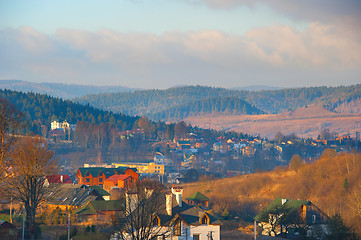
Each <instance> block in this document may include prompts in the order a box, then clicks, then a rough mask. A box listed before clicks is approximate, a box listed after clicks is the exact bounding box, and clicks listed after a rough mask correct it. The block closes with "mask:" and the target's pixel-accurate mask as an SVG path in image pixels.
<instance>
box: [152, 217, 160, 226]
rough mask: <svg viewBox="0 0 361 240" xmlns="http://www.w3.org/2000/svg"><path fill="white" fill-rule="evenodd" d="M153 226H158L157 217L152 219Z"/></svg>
mask: <svg viewBox="0 0 361 240" xmlns="http://www.w3.org/2000/svg"><path fill="white" fill-rule="evenodd" d="M153 226H159V219H158V217H155V218H154V219H153Z"/></svg>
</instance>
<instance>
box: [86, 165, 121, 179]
mask: <svg viewBox="0 0 361 240" xmlns="http://www.w3.org/2000/svg"><path fill="white" fill-rule="evenodd" d="M79 171H80V173H81V175H82V176H83V177H84V176H86V174H87V172H89V173H90V174H91V175H92V176H93V177H97V176H98V175H99V174H100V173H101V172H103V173H104V175H105V176H106V177H110V176H112V175H114V174H115V171H114V168H105V167H82V168H79Z"/></svg>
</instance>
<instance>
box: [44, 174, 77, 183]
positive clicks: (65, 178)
mask: <svg viewBox="0 0 361 240" xmlns="http://www.w3.org/2000/svg"><path fill="white" fill-rule="evenodd" d="M46 178H47V179H48V182H49V184H51V183H72V182H71V180H70V176H69V175H67V174H65V175H51V176H47V177H46Z"/></svg>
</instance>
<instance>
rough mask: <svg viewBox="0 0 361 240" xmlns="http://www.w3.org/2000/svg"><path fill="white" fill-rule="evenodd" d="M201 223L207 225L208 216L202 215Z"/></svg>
mask: <svg viewBox="0 0 361 240" xmlns="http://www.w3.org/2000/svg"><path fill="white" fill-rule="evenodd" d="M201 223H202V224H203V225H208V224H209V218H208V216H207V215H204V216H203V217H202V219H201Z"/></svg>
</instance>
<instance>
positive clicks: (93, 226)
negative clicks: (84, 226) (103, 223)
mask: <svg viewBox="0 0 361 240" xmlns="http://www.w3.org/2000/svg"><path fill="white" fill-rule="evenodd" d="M90 228H91V231H92V232H96V228H95V225H94V224H93V225H91V227H90Z"/></svg>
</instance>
